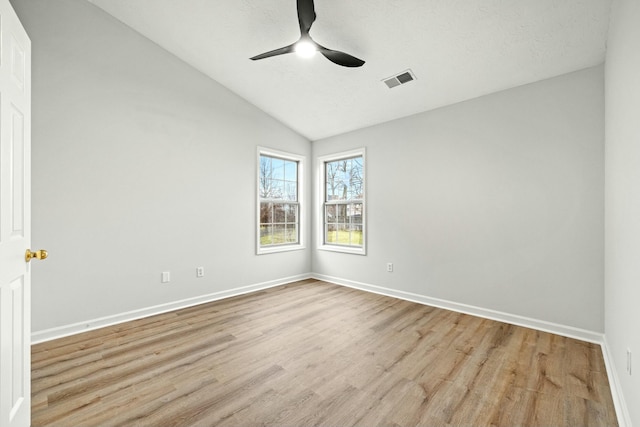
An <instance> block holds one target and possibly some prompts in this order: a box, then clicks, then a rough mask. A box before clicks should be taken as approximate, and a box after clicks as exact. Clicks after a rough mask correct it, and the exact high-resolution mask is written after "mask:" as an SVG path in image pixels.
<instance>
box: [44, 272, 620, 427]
mask: <svg viewBox="0 0 640 427" xmlns="http://www.w3.org/2000/svg"><path fill="white" fill-rule="evenodd" d="M32 398H33V400H32V425H33V426H214V425H215V426H259V425H260V426H311V425H321V426H352V425H353V426H376V425H383V426H417V425H422V426H449V425H462V426H516V425H522V426H615V425H617V421H616V416H615V411H614V407H613V403H612V399H611V393H610V389H609V383H608V380H607V375H606V372H605V368H604V361H603V358H602V353H601V350H600V347H599V346H598V345H594V344H589V343H585V342H581V341H577V340H574V339H570V338H564V337H560V336H557V335H553V334H548V333H544V332H538V331H534V330H531V329H527V328H522V327H518V326H512V325H508V324H504V323H500V322H495V321H491V320H486V319H482V318H478V317H473V316H469V315H465V314H460V313H455V312H451V311H447V310H442V309H438V308H434V307H429V306H424V305H420V304H416V303H411V302H407V301H402V300H398V299H394V298H389V297H385V296H381V295H376V294H371V293H366V292H362V291H358V290H354V289H350V288H345V287H341V286H336V285H333V284H329V283H325V282H321V281H315V280H307V281H302V282H296V283H293V284H290V285H285V286H280V287H277V288H272V289H268V290H264V291H260V292H255V293H251V294H247V295H243V296H238V297H234V298H229V299H225V300H221V301H217V302H212V303H208V304H203V305H199V306H196V307H192V308H188V309H184V310H179V311H175V312H171V313H167V314H162V315H158V316H154V317H149V318H146V319H141V320H137V321H133V322H128V323H125V324H120V325H116V326H112V327H107V328H103V329H100V330H96V331H92V332H87V333H83V334H79V335H75V336H71V337H67V338H62V339H58V340H54V341H49V342H46V343H42V344H37V345H34V346H33V348H32Z"/></svg>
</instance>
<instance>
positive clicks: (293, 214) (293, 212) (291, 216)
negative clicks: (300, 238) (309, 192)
mask: <svg viewBox="0 0 640 427" xmlns="http://www.w3.org/2000/svg"><path fill="white" fill-rule="evenodd" d="M285 206H286V208H285V217H286V222H287V223H289V224H297V223H298V205H285Z"/></svg>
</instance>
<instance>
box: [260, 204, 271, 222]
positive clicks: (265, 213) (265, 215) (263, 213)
mask: <svg viewBox="0 0 640 427" xmlns="http://www.w3.org/2000/svg"><path fill="white" fill-rule="evenodd" d="M271 222H273V205H272V204H271V203H260V224H269V223H271Z"/></svg>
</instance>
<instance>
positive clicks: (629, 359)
mask: <svg viewBox="0 0 640 427" xmlns="http://www.w3.org/2000/svg"><path fill="white" fill-rule="evenodd" d="M627 374H629V375H631V350H630V349H627Z"/></svg>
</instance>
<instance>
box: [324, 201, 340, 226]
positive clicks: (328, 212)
mask: <svg viewBox="0 0 640 427" xmlns="http://www.w3.org/2000/svg"><path fill="white" fill-rule="evenodd" d="M324 218H325V223H331V222H337V217H336V205H325V215H324Z"/></svg>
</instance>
